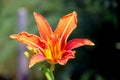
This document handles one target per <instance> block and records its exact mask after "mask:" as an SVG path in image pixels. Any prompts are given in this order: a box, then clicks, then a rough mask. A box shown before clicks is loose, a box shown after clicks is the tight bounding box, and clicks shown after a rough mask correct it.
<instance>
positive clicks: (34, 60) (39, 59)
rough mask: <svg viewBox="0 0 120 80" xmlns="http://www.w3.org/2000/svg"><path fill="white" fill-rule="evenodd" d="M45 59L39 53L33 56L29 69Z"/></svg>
mask: <svg viewBox="0 0 120 80" xmlns="http://www.w3.org/2000/svg"><path fill="white" fill-rule="evenodd" d="M45 59H46V58H45V57H44V56H43V55H42V54H41V53H39V54H35V55H33V56H32V58H31V59H30V64H29V68H31V67H32V66H34V65H35V64H36V63H38V62H42V61H44V60H45Z"/></svg>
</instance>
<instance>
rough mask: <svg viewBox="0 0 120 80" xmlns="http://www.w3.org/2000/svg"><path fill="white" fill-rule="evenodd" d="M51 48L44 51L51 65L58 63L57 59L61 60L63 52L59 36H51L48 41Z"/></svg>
mask: <svg viewBox="0 0 120 80" xmlns="http://www.w3.org/2000/svg"><path fill="white" fill-rule="evenodd" d="M47 43H48V46H49V48H48V49H45V50H44V53H45V57H46V58H47V59H48V61H49V62H50V63H56V62H57V59H61V57H62V53H63V52H62V51H61V44H60V38H59V36H58V35H55V34H51V37H50V39H48V41H47Z"/></svg>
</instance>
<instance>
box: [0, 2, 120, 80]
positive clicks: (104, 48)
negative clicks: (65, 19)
mask: <svg viewBox="0 0 120 80" xmlns="http://www.w3.org/2000/svg"><path fill="white" fill-rule="evenodd" d="M119 3H120V2H119V0H0V80H19V79H18V77H17V74H18V57H19V56H18V42H17V41H15V40H11V39H10V38H9V35H10V34H13V33H18V32H19V30H18V11H19V10H20V9H21V8H25V9H26V11H27V18H28V19H27V20H28V21H27V28H26V29H25V30H24V31H27V32H29V33H35V34H39V33H38V30H37V26H36V23H35V20H34V17H33V12H38V13H40V14H42V15H43V16H44V17H45V18H46V19H47V20H48V22H49V23H50V25H51V26H52V29H53V30H54V29H55V28H56V26H57V23H58V21H59V19H60V17H62V16H64V15H66V14H68V13H71V12H72V11H76V12H77V13H78V17H77V18H78V25H77V28H76V30H74V31H73V33H72V34H71V35H70V38H69V39H72V38H76V37H79V38H80V37H81V38H88V39H90V40H92V41H93V42H94V43H95V44H96V45H95V46H94V47H91V46H84V47H80V48H78V49H76V51H77V54H76V58H75V59H73V60H70V61H69V62H68V63H67V64H66V65H65V66H60V65H57V66H56V69H55V72H54V73H55V78H56V80H120V79H119V78H120V77H119V75H120V66H119V63H120V39H119V38H120V27H119V24H118V21H119V19H120V16H119V14H120V7H119V5H120V4H119ZM26 77H27V78H26V79H22V80H27V79H28V80H45V77H44V75H43V74H42V72H41V71H40V70H39V67H38V66H37V65H36V66H34V67H33V68H31V69H29V71H28V75H26Z"/></svg>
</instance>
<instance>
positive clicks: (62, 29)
mask: <svg viewBox="0 0 120 80" xmlns="http://www.w3.org/2000/svg"><path fill="white" fill-rule="evenodd" d="M76 16H77V13H76V12H75V11H73V12H72V13H70V14H67V15H65V16H64V17H62V18H61V19H60V21H59V23H58V26H57V28H56V30H55V34H58V35H59V36H60V38H61V41H62V43H61V44H63V45H64V43H65V42H66V40H67V38H68V36H69V35H70V33H71V32H72V31H73V30H74V29H75V28H76V24H77V18H76Z"/></svg>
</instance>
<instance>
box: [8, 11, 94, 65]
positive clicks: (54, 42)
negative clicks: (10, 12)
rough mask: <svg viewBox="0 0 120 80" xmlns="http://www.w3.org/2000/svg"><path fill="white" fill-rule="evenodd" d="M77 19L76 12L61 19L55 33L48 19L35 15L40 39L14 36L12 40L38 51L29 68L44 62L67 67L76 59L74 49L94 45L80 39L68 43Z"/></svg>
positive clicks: (23, 35) (30, 35)
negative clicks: (69, 61)
mask: <svg viewBox="0 0 120 80" xmlns="http://www.w3.org/2000/svg"><path fill="white" fill-rule="evenodd" d="M76 17H77V13H76V12H75V11H73V12H72V13H70V14H67V15H65V16H64V17H62V18H61V19H60V21H59V23H58V26H57V28H56V29H55V31H54V32H53V31H52V29H51V27H50V25H49V24H48V22H47V21H46V19H45V18H44V17H43V16H42V15H40V14H38V13H34V18H35V20H36V23H37V26H38V30H39V33H40V37H39V36H37V35H34V34H29V33H27V32H21V33H19V34H12V35H11V36H10V38H12V39H15V40H17V41H19V42H22V43H24V44H26V45H27V47H28V49H30V50H36V52H35V54H33V55H32V56H31V58H30V64H29V67H32V66H33V65H35V64H36V63H38V62H42V61H44V60H46V61H48V62H49V63H50V64H57V63H59V64H61V65H65V64H66V63H67V61H68V60H69V59H72V58H75V51H74V50H73V49H74V48H77V47H80V46H84V45H94V43H93V42H91V41H90V40H88V39H79V38H76V39H72V40H70V41H69V42H67V39H68V37H69V35H70V34H71V32H72V31H73V30H74V29H75V28H76V24H77V18H76Z"/></svg>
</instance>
